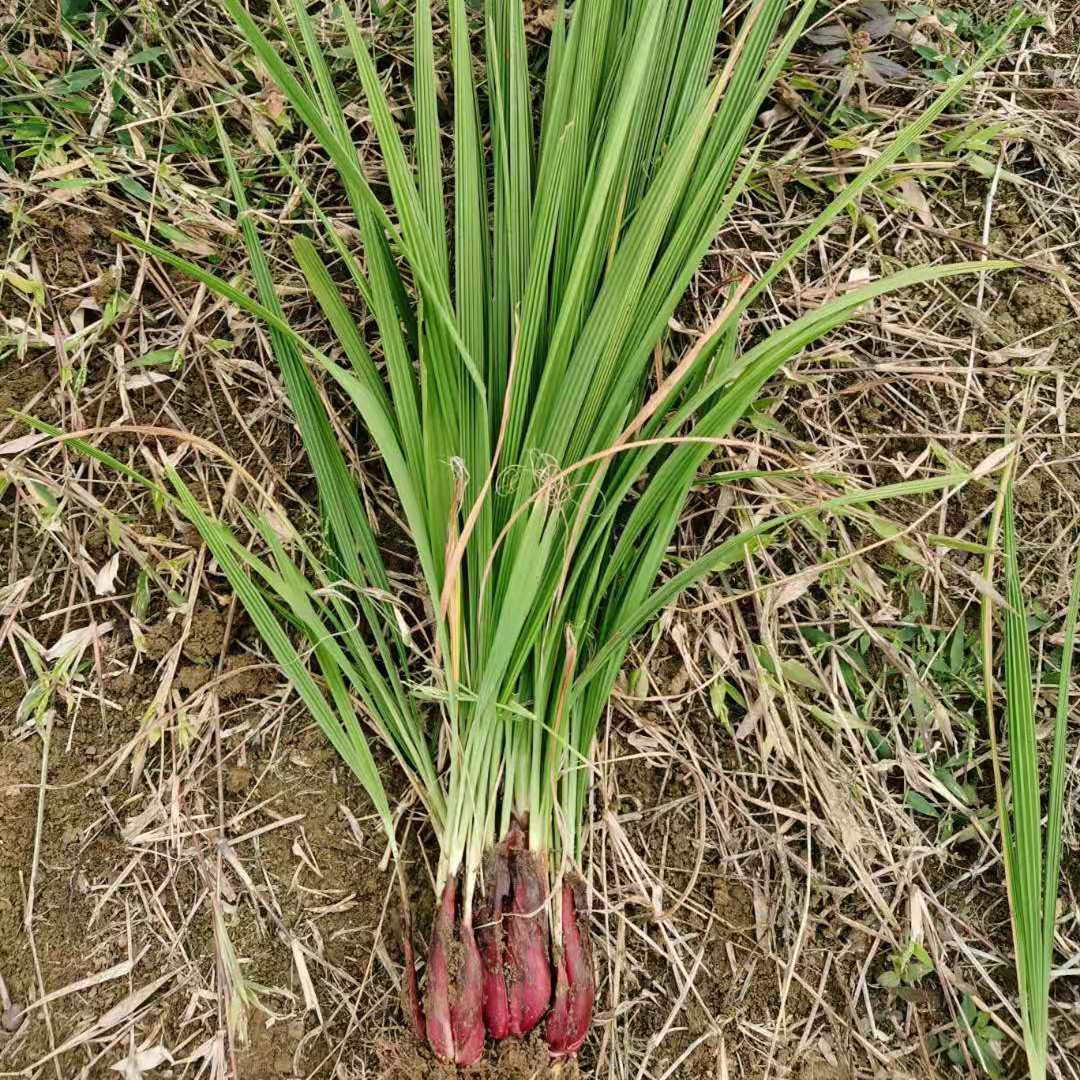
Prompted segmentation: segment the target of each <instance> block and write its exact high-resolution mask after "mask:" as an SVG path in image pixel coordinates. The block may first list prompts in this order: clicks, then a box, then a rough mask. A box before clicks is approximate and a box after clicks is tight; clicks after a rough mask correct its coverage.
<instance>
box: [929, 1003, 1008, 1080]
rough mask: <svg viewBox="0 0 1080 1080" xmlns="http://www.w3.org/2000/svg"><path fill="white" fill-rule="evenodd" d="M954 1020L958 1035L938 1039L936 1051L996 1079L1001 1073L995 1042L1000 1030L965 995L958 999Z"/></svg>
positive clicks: (952, 1061) (998, 1041) (996, 1043)
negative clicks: (957, 1013) (957, 1010)
mask: <svg viewBox="0 0 1080 1080" xmlns="http://www.w3.org/2000/svg"><path fill="white" fill-rule="evenodd" d="M956 1020H957V1026H958V1027H959V1028H960V1034H959V1035H958V1037H957V1038H953V1039H949V1038H945V1039H942V1040H940V1042H939V1043H938V1050H939V1052H940V1053H941V1054H943V1055H944V1056H945V1057H946V1058H948V1060H949V1061H950V1062H951V1063H952V1064H953V1065H960V1066H962V1067H966V1066H967V1064H968V1062H969V1061H970V1062H971V1063H972V1064H973V1065H975V1066H977V1067H978V1068H980V1069H981V1070H982V1071H983V1073H984V1074H985V1075H986V1076H989V1077H992V1078H993V1080H998V1078H999V1077H1001V1076H1002V1075H1003V1074H1002V1070H1001V1059H1000V1057H999V1056H998V1053H999V1051H998V1044H999V1043H1000V1042H1001V1041H1002V1039H1003V1038H1004V1036H1003V1035H1002V1033H1001V1031H1000V1030H999V1029H998V1028H996V1027H995V1026H994V1024H993V1021H992V1019H991V1017H990V1016H989V1014H987V1013H985V1012H983V1011H982V1009H980V1008H979V1007H978V1005H976V1004H975V1002H974V1001H973V1000H972V999H971V996H970V995H969V994H965V995H964V997H963V1000H962V1001H961V1002H960V1015H959V1016H958V1017H957V1018H956Z"/></svg>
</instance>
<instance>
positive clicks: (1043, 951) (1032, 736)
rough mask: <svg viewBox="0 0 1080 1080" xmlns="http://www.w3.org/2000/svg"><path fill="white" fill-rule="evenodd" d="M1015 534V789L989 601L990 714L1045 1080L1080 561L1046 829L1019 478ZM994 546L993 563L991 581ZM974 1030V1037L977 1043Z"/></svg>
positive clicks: (1004, 506)
mask: <svg viewBox="0 0 1080 1080" xmlns="http://www.w3.org/2000/svg"><path fill="white" fill-rule="evenodd" d="M1002 520H1004V529H1005V582H1006V597H1005V598H1006V602H1007V605H1008V606H1007V607H1006V609H1005V616H1004V623H1005V647H1004V653H1005V717H1006V728H1007V732H1008V743H1007V747H1006V750H1007V755H1008V764H1009V781H1010V783H1009V787H1008V789H1006V786H1005V780H1004V778H1003V773H1004V767H1003V756H1004V755H1003V753H1002V746H1001V744H1000V743H999V740H998V736H997V730H996V726H995V723H994V717H993V709H992V702H993V688H994V677H993V647H992V646H993V626H994V622H993V605H992V601H991V599H990V598H989V597H984V599H983V657H984V679H985V689H986V706H987V716H988V723H989V732H990V746H991V756H992V759H993V764H994V786H995V790H996V793H997V807H998V819H999V822H1000V826H1001V842H1002V857H1003V859H1004V862H1005V877H1006V882H1007V885H1008V891H1009V909H1010V913H1011V916H1012V931H1013V944H1014V947H1015V951H1016V970H1017V981H1018V982H1019V985H1020V1018H1021V1022H1022V1026H1023V1031H1024V1050H1025V1053H1026V1055H1027V1063H1028V1070H1029V1072H1030V1075H1031V1078H1032V1080H1045V1077H1046V1070H1047V1052H1048V1044H1049V1026H1050V1021H1049V1013H1050V979H1051V967H1052V960H1053V949H1054V928H1055V926H1056V923H1057V901H1058V888H1059V879H1060V875H1061V846H1062V841H1061V833H1062V825H1063V821H1064V807H1065V762H1066V759H1067V756H1068V754H1067V746H1066V742H1067V740H1066V727H1067V721H1068V712H1069V681H1070V676H1071V673H1072V658H1073V650H1074V648H1075V644H1076V623H1077V612H1078V610H1080V560H1078V561H1077V566H1076V571H1075V574H1074V576H1073V583H1072V592H1071V596H1070V599H1069V606H1068V609H1067V614H1066V617H1065V630H1064V635H1063V645H1062V652H1061V660H1060V666H1059V669H1058V680H1057V713H1056V718H1055V722H1054V728H1053V736H1052V742H1051V747H1050V775H1049V782H1048V785H1047V805H1046V825H1045V826H1044V825H1043V806H1042V793H1043V786H1044V785H1043V779H1044V777H1043V775H1042V772H1041V770H1040V763H1039V750H1040V747H1039V734H1038V730H1037V728H1036V723H1035V702H1036V692H1035V688H1034V684H1033V679H1032V665H1031V649H1032V644H1031V642H1030V640H1029V634H1030V632H1031V630H1032V624H1031V623H1030V622H1029V621H1028V617H1027V615H1026V613H1025V608H1024V596H1023V591H1022V589H1021V580H1020V569H1019V565H1018V560H1017V544H1016V519H1015V514H1014V510H1013V485H1012V475H1011V473H1010V475H1009V477H1008V478H1007V479H1006V482H1005V484H1004V486H1003V488H1002V494H1001V497H1000V498H999V500H998V506H997V508H996V510H995V514H994V521H993V523H992V525H991V530H992V535H995V536H996V533H997V530H998V527H999V523H1000V522H1001V521H1002ZM993 548H994V544H993V543H991V544H990V551H989V553H988V555H987V567H986V577H987V579H988V580H991V575H992V573H993V566H994V554H993ZM975 1034H976V1032H975V1030H974V1029H973V1034H972V1037H975Z"/></svg>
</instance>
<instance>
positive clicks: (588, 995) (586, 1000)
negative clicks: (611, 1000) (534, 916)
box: [544, 879, 596, 1057]
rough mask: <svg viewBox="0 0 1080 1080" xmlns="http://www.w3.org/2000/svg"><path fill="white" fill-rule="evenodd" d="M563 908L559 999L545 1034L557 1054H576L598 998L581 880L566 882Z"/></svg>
mask: <svg viewBox="0 0 1080 1080" xmlns="http://www.w3.org/2000/svg"><path fill="white" fill-rule="evenodd" d="M561 908H562V911H561V916H562V948H561V949H560V950H557V951H558V955H557V956H556V957H555V1000H554V1002H553V1003H552V1006H551V1012H550V1013H548V1018H547V1023H546V1025H545V1026H544V1037H545V1038H546V1039H547V1043H548V1047H549V1048H550V1050H551V1053H552V1056H553V1057H572V1056H573V1055H574V1054H576V1053H577V1052H578V1050H580V1049H581V1045H582V1043H584V1042H585V1039H586V1036H588V1034H589V1027H590V1026H591V1025H592V1014H593V1005H594V1003H595V999H596V976H595V974H594V972H593V961H592V942H591V939H590V937H589V925H588V919H587V916H586V913H585V912H586V909H585V887H584V883H583V882H582V881H581V880H580V879H574V880H573V881H571V880H569V879H568V880H566V881H564V882H563V890H562V904H561Z"/></svg>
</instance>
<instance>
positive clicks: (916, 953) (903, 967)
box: [878, 938, 934, 996]
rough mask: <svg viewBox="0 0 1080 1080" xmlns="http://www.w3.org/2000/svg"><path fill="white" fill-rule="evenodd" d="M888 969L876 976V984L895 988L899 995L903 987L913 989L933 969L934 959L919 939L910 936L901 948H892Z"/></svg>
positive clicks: (891, 988) (890, 988)
mask: <svg viewBox="0 0 1080 1080" xmlns="http://www.w3.org/2000/svg"><path fill="white" fill-rule="evenodd" d="M889 964H890V965H891V966H890V968H889V970H888V971H883V972H882V973H881V974H880V975H879V976H878V985H879V986H883V987H885V989H886V990H895V991H897V993H899V994H900V995H901V996H903V993H902V992H903V991H904V990H905V989H908V990H914V989H915V987H917V986H918V985H919V983H921V982H922V981H923V979H925V978H926V976H927V975H929V974H931V973H932V972H933V970H934V961H933V960H931V959H930V954H929V953H928V952H927V951H926V946H925V945H923V943H922V942H921V941H916V940H915V939H914V938H912V939H911V940H910V941H909V942H908V943H907V944H906V945H905V946H904V947H903V948H902V949H894V950H893V952H892V955H891V956H890V957H889Z"/></svg>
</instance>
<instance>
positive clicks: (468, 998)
mask: <svg viewBox="0 0 1080 1080" xmlns="http://www.w3.org/2000/svg"><path fill="white" fill-rule="evenodd" d="M456 916H457V886H456V884H455V882H453V881H451V882H449V883H448V884H447V886H446V888H445V889H444V890H443V894H442V899H441V900H440V902H439V909H438V911H437V912H436V913H435V924H434V926H433V927H432V931H431V945H430V947H429V949H428V966H427V995H426V1001H425V1006H426V1007H425V1009H424V1012H425V1014H426V1015H425V1031H426V1033H427V1038H428V1043H429V1044H430V1046H431V1049H432V1051H433V1052H434V1053H435V1056H436V1057H438V1058H440V1059H441V1060H443V1061H447V1062H453V1063H454V1064H457V1065H461V1066H469V1065H475V1064H476V1063H477V1062H478V1061H479V1060H480V1058H481V1056H482V1055H483V1053H484V1019H483V965H482V964H481V961H480V950H479V949H478V948H477V945H476V936H475V935H474V934H473V931H472V926H471V925H469V924H468V923H465V924H464V925H458V924H457V920H456Z"/></svg>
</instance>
